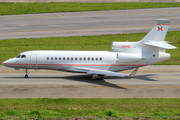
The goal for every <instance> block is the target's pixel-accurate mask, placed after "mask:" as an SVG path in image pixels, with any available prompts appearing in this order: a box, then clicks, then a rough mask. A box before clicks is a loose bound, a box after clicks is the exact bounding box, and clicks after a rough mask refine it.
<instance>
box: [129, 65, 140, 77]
mask: <svg viewBox="0 0 180 120" xmlns="http://www.w3.org/2000/svg"><path fill="white" fill-rule="evenodd" d="M138 69H139V67H137V68H135V69H134V70H133V72H132V73H131V74H130V75H129V76H135V75H136V73H137V71H138Z"/></svg>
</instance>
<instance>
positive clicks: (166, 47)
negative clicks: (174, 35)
mask: <svg viewBox="0 0 180 120" xmlns="http://www.w3.org/2000/svg"><path fill="white" fill-rule="evenodd" d="M144 44H146V45H151V46H155V47H160V48H165V49H177V47H175V46H172V45H170V44H168V43H167V42H164V41H161V42H147V43H144Z"/></svg>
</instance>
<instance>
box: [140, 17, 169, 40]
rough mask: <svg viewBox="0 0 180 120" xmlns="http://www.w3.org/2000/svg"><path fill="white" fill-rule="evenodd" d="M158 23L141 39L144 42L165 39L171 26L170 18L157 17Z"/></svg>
mask: <svg viewBox="0 0 180 120" xmlns="http://www.w3.org/2000/svg"><path fill="white" fill-rule="evenodd" d="M156 21H157V22H158V24H157V25H156V26H155V27H154V28H153V29H152V30H151V31H150V32H149V33H148V34H147V35H146V36H145V37H144V38H143V39H142V40H141V41H143V42H151V41H164V39H165V37H166V33H167V31H168V28H169V23H170V20H169V19H157V20H156Z"/></svg>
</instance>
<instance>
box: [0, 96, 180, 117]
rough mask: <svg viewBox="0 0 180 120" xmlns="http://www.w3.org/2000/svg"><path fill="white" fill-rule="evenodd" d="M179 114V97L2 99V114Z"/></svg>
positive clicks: (3, 115) (53, 115)
mask: <svg viewBox="0 0 180 120" xmlns="http://www.w3.org/2000/svg"><path fill="white" fill-rule="evenodd" d="M10 116H16V117H27V118H30V117H39V118H45V117H51V118H52V117H88V116H97V117H104V118H106V117H109V116H112V117H127V116H128V117H144V118H146V117H147V118H148V117H152V116H156V117H160V118H162V116H163V117H170V116H171V117H178V116H179V117H180V99H136V98H132V99H52V98H42V99H0V118H2V117H10Z"/></svg>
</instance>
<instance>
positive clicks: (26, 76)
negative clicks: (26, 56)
mask: <svg viewBox="0 0 180 120" xmlns="http://www.w3.org/2000/svg"><path fill="white" fill-rule="evenodd" d="M25 72H26V75H25V76H24V77H25V78H28V73H29V71H28V69H26V70H25Z"/></svg>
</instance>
